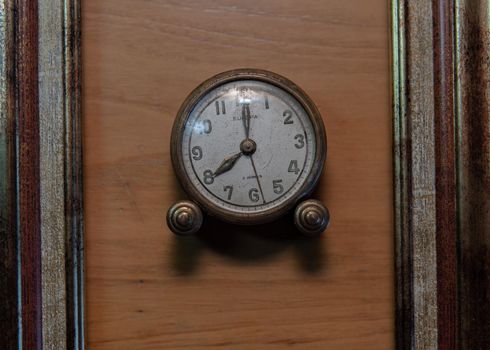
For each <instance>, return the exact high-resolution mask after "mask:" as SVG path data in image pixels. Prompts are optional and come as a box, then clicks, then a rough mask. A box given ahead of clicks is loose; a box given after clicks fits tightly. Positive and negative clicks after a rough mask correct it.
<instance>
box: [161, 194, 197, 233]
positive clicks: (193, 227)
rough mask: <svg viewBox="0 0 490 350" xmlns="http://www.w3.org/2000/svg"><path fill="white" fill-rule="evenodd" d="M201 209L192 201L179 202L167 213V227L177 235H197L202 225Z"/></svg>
mask: <svg viewBox="0 0 490 350" xmlns="http://www.w3.org/2000/svg"><path fill="white" fill-rule="evenodd" d="M202 220H203V218H202V212H201V209H200V208H199V207H198V206H197V205H196V204H194V203H193V202H190V201H179V202H177V203H175V204H174V205H172V206H171V207H170V209H169V210H168V212H167V225H168V227H169V228H170V229H171V230H172V232H173V233H175V234H177V235H190V234H193V233H196V232H197V231H198V230H199V229H200V228H201V225H202Z"/></svg>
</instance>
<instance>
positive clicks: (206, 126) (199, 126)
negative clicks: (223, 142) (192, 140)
mask: <svg viewBox="0 0 490 350" xmlns="http://www.w3.org/2000/svg"><path fill="white" fill-rule="evenodd" d="M196 131H197V133H198V134H201V135H202V134H210V133H211V131H213V125H212V124H211V120H209V119H205V120H203V121H202V122H198V123H196Z"/></svg>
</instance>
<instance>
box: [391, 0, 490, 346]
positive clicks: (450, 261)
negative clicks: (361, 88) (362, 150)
mask: <svg viewBox="0 0 490 350" xmlns="http://www.w3.org/2000/svg"><path fill="white" fill-rule="evenodd" d="M489 15H490V2H489V1H488V0H432V1H427V0H392V39H393V41H392V43H393V45H392V48H393V102H394V103H393V113H394V158H395V199H396V200H395V211H396V274H397V283H396V287H397V305H396V310H397V348H398V349H456V348H462V349H488V348H490V114H489V92H490V90H489V88H490V85H489V84H490V72H489V64H490V61H489V52H490V51H489V50H490V23H489V21H488V17H489Z"/></svg>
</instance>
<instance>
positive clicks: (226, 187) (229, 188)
mask: <svg viewBox="0 0 490 350" xmlns="http://www.w3.org/2000/svg"><path fill="white" fill-rule="evenodd" d="M223 191H225V192H228V197H227V198H228V200H230V199H231V195H232V193H233V186H225V187H223Z"/></svg>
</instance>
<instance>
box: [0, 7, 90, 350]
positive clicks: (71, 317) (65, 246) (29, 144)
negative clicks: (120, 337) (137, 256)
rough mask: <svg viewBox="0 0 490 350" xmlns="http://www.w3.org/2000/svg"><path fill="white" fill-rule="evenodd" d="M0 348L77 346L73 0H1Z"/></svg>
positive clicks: (78, 207) (79, 280) (78, 165)
mask: <svg viewBox="0 0 490 350" xmlns="http://www.w3.org/2000/svg"><path fill="white" fill-rule="evenodd" d="M0 40H1V42H0V48H1V50H0V234H1V235H0V264H1V265H0V267H1V270H0V282H1V286H2V288H0V339H1V341H2V343H1V347H2V349H4V348H5V349H56V350H58V349H83V348H84V345H85V344H84V333H83V329H84V327H83V326H84V325H83V322H84V312H83V215H82V205H83V201H82V151H81V149H82V147H81V142H82V138H81V137H82V135H81V133H82V131H81V109H80V105H81V103H80V99H81V94H80V90H81V84H80V82H81V79H80V65H81V62H80V1H79V0H43V1H38V0H32V1H31V0H0Z"/></svg>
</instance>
